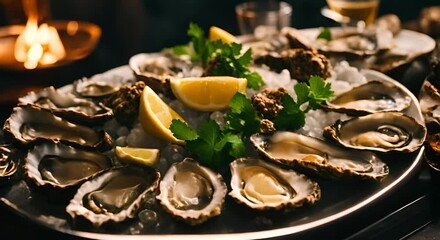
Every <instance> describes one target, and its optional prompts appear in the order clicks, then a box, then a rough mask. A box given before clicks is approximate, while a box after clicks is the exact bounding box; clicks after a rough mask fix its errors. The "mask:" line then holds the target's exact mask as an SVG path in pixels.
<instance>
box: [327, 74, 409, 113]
mask: <svg viewBox="0 0 440 240" xmlns="http://www.w3.org/2000/svg"><path fill="white" fill-rule="evenodd" d="M410 104H411V97H410V96H408V94H407V93H405V92H404V91H403V90H402V89H401V88H400V87H398V86H396V85H395V84H393V83H391V82H385V81H379V80H372V81H368V82H367V83H365V84H362V85H360V86H357V87H354V88H352V89H351V90H349V91H346V92H344V93H341V94H338V95H337V96H335V97H334V98H332V99H330V100H329V101H327V102H326V103H325V104H324V105H323V107H324V108H326V109H330V110H333V111H337V112H343V113H346V114H349V115H365V114H369V113H374V112H385V111H403V110H405V109H406V108H408V107H409V106H410Z"/></svg>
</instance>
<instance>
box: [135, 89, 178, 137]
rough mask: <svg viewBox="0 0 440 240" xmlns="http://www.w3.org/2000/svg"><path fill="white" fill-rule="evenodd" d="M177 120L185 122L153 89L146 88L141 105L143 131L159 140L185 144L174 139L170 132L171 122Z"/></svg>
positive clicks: (140, 117)
mask: <svg viewBox="0 0 440 240" xmlns="http://www.w3.org/2000/svg"><path fill="white" fill-rule="evenodd" d="M175 118H177V119H179V120H181V121H183V122H185V120H184V119H183V118H182V117H181V116H180V115H179V114H178V113H177V112H176V111H174V110H173V109H172V108H171V107H170V106H168V104H166V103H165V102H164V101H163V100H162V99H161V98H160V97H159V96H158V95H157V94H156V93H155V92H154V91H153V89H151V88H150V87H148V86H145V88H144V90H143V91H142V95H141V99H140V104H139V121H140V123H141V125H142V127H143V129H144V130H145V131H146V132H147V133H149V134H151V135H153V136H155V137H157V138H159V139H162V140H165V141H168V142H171V143H177V144H184V143H185V142H184V141H182V140H180V139H177V138H176V137H174V135H173V133H172V132H171V130H170V125H171V121H172V120H173V119H175Z"/></svg>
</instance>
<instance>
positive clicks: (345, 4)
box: [327, 0, 380, 26]
mask: <svg viewBox="0 0 440 240" xmlns="http://www.w3.org/2000/svg"><path fill="white" fill-rule="evenodd" d="M379 3H380V0H327V4H328V6H329V8H330V9H332V10H333V11H335V12H338V13H340V14H341V15H343V16H346V17H349V18H350V19H351V20H353V21H356V20H357V21H364V22H365V24H366V25H367V26H369V25H371V24H373V23H374V21H375V20H376V16H377V10H378V8H379Z"/></svg>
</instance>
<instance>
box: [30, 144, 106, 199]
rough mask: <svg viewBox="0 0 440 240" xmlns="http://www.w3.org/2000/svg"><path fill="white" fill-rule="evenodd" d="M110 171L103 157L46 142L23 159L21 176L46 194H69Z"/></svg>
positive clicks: (98, 153)
mask: <svg viewBox="0 0 440 240" xmlns="http://www.w3.org/2000/svg"><path fill="white" fill-rule="evenodd" d="M110 167H112V162H111V160H110V158H108V157H107V156H106V155H104V154H103V153H100V152H97V151H89V150H83V149H79V148H74V147H71V146H66V145H64V144H62V143H53V142H46V143H42V144H39V145H36V146H35V147H34V148H33V149H31V150H30V151H29V152H28V153H27V154H26V157H25V159H24V169H25V175H26V176H27V178H28V179H30V180H31V181H32V183H33V184H35V185H36V186H38V187H40V188H45V189H47V190H48V191H53V190H57V194H59V193H61V192H58V191H60V190H63V191H64V190H65V191H64V192H63V193H62V194H65V193H67V191H71V192H72V193H73V191H74V190H76V189H77V188H78V187H79V185H81V184H82V183H83V182H85V181H87V180H88V179H90V178H92V177H93V176H94V175H96V174H97V173H99V172H101V171H104V170H106V169H108V168H110Z"/></svg>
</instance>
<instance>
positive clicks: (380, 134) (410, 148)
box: [324, 112, 427, 152]
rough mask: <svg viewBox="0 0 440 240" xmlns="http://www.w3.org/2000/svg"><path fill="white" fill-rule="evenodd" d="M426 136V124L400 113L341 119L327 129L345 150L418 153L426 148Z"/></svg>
mask: <svg viewBox="0 0 440 240" xmlns="http://www.w3.org/2000/svg"><path fill="white" fill-rule="evenodd" d="M426 134H427V131H426V127H425V126H424V125H422V124H420V123H418V122H417V121H416V120H415V119H414V118H412V117H410V116H407V115H405V114H403V113H399V112H383V113H373V114H369V115H366V116H362V117H355V118H351V119H349V120H346V121H341V120H338V121H337V122H336V123H335V124H333V125H332V126H328V127H326V128H325V129H324V135H325V136H326V137H329V138H331V139H333V140H335V141H337V142H338V143H339V144H341V145H343V146H345V147H348V148H354V149H362V150H372V151H380V152H388V151H399V152H414V151H416V150H417V149H419V148H420V147H421V146H422V145H423V143H424V141H425V138H426Z"/></svg>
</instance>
